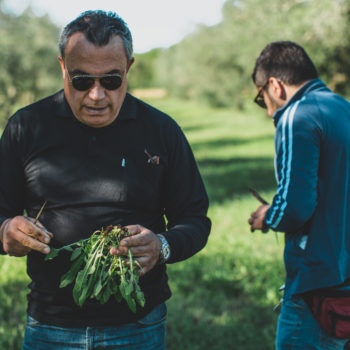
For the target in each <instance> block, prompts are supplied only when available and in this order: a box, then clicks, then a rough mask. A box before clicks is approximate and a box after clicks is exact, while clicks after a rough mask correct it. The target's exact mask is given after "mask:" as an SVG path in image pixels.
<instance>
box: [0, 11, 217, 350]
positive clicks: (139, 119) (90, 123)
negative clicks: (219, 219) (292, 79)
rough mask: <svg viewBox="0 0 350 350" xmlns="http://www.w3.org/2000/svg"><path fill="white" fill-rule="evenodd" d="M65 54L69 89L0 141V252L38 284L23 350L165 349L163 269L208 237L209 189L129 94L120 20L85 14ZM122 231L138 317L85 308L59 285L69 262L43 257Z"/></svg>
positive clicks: (181, 142)
mask: <svg viewBox="0 0 350 350" xmlns="http://www.w3.org/2000/svg"><path fill="white" fill-rule="evenodd" d="M59 46H60V57H59V62H60V65H61V68H62V74H63V79H64V90H62V91H59V92H58V93H56V94H55V95H53V96H50V97H47V98H46V99H44V100H41V101H39V102H36V103H34V104H32V105H30V106H27V107H25V108H23V109H21V110H19V111H18V112H17V113H16V114H15V115H14V116H12V117H11V118H10V120H9V122H8V124H7V126H6V128H5V131H4V133H3V136H2V138H1V142H0V223H1V227H0V241H1V245H0V248H1V250H2V252H3V253H7V254H9V255H13V256H24V255H27V264H28V274H29V276H30V278H31V280H32V282H31V284H30V293H29V295H28V321H27V328H26V334H25V340H24V349H36V350H38V349H56V348H57V349H61V348H64V349H70V348H74V346H76V344H75V343H74V344H73V343H70V340H69V339H74V342H76V343H79V344H80V345H79V346H83V345H82V344H84V346H85V344H86V343H85V342H89V343H90V344H91V342H92V343H94V344H95V345H96V346H102V347H108V346H109V347H110V348H115V347H117V346H119V345H120V344H124V345H123V346H125V348H128V349H130V348H133V349H139V348H140V349H145V348H150V349H162V348H164V337H165V325H164V322H165V321H164V319H165V314H166V308H165V305H164V301H165V300H167V299H168V298H169V297H170V296H171V292H170V290H169V286H168V283H167V275H166V267H165V263H174V262H177V261H181V260H184V259H187V258H189V257H190V256H192V255H194V254H195V253H196V252H198V251H199V250H200V249H202V248H203V247H204V246H205V244H206V242H207V238H208V235H209V232H210V220H209V219H208V218H207V209H208V198H207V195H206V192H205V189H204V186H203V182H202V180H201V177H200V174H199V172H198V169H197V166H196V162H195V160H194V158H193V154H192V151H191V149H190V147H189V145H188V143H187V141H186V139H185V137H184V135H183V133H182V131H181V129H180V128H179V126H178V125H177V124H176V123H175V122H174V121H173V120H172V119H171V118H170V117H169V116H167V115H165V114H164V113H162V112H160V111H158V110H156V109H155V108H153V107H151V106H149V105H147V104H145V103H144V102H142V101H140V100H138V99H136V98H134V97H133V96H131V95H129V94H128V93H127V92H126V90H127V79H126V77H127V73H128V70H129V68H130V67H131V65H132V64H133V61H134V59H133V57H132V38H131V34H130V31H129V29H128V28H127V26H126V24H125V23H124V21H123V20H122V19H121V18H120V17H118V16H117V15H115V14H114V13H105V12H103V11H88V12H85V13H83V14H82V15H81V16H79V17H78V18H77V19H75V20H74V21H72V22H71V23H69V24H68V25H67V26H66V27H65V28H64V30H63V32H62V35H61V38H60V45H59ZM44 201H47V205H46V207H45V209H44V211H43V212H42V215H41V216H40V222H39V223H38V224H34V222H33V221H34V220H33V218H34V217H35V216H36V214H37V213H38V211H39V209H40V207H41V205H42V204H43V202H44ZM24 210H25V211H26V213H27V216H26V217H25V216H23V212H24ZM165 217H166V219H167V224H166V223H165ZM116 224H121V225H125V226H127V227H128V228H129V230H130V232H131V233H132V234H133V236H131V237H128V238H126V239H124V241H123V245H122V246H121V247H120V248H119V249H111V251H110V253H111V254H121V255H125V254H126V253H127V249H128V248H130V249H131V252H132V253H133V255H134V256H135V258H136V259H137V260H138V262H139V263H140V265H141V266H142V270H143V275H142V276H141V278H140V285H141V288H142V291H143V292H144V295H145V298H146V304H145V306H144V307H143V308H142V307H138V308H137V311H136V313H133V312H132V311H131V310H130V309H129V308H128V306H127V304H126V303H124V302H121V303H120V302H117V301H116V300H115V299H114V298H111V299H110V301H108V302H107V303H106V304H104V305H101V304H99V303H98V302H97V301H96V300H94V299H89V300H87V301H86V303H85V304H84V306H83V307H82V308H80V307H78V306H77V305H75V304H74V302H73V298H72V287H71V286H67V287H65V288H59V280H60V277H61V275H62V274H63V273H65V272H66V271H67V270H68V269H69V267H70V265H71V262H70V261H69V256H68V255H64V254H60V255H59V256H58V257H57V258H55V259H54V260H51V261H45V260H44V258H45V254H47V253H48V252H49V250H50V246H53V247H60V246H63V245H66V244H69V243H73V242H76V241H78V240H80V239H82V238H87V237H89V236H90V235H91V234H92V232H94V231H95V230H97V229H100V228H101V227H106V226H108V225H116ZM38 325H40V327H37V326H38ZM155 325H156V326H155ZM73 329H74V332H73V333H72V330H73ZM111 329H112V330H113V331H112V336H111V338H109V336H108V334H110V330H111ZM97 333H98V334H100V335H99V337H100V338H99V337H98V336H97V335H96V334H97ZM72 334H73V335H72ZM115 334H118V336H116V335H115ZM79 339H81V341H80V340H79ZM101 339H103V341H102V340H101ZM118 344H119V345H118ZM130 344H133V345H130Z"/></svg>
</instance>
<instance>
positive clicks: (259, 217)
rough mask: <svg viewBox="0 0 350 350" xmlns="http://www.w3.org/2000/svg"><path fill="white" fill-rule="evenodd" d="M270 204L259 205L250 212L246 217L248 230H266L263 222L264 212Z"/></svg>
mask: <svg viewBox="0 0 350 350" xmlns="http://www.w3.org/2000/svg"><path fill="white" fill-rule="evenodd" d="M269 208H270V205H265V204H264V205H260V206H259V207H258V208H257V209H256V210H255V211H253V212H252V213H251V214H250V218H249V219H248V223H249V225H250V231H251V232H254V230H262V231H263V232H267V231H266V224H265V221H264V219H265V214H266V212H267V211H268V210H269Z"/></svg>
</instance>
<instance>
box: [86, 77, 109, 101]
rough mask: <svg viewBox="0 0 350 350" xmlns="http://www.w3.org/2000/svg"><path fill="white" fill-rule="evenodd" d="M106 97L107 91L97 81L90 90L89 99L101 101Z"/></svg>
mask: <svg viewBox="0 0 350 350" xmlns="http://www.w3.org/2000/svg"><path fill="white" fill-rule="evenodd" d="M104 97H105V89H104V88H103V87H102V86H101V84H100V82H99V81H98V80H95V83H94V85H93V86H92V87H91V88H90V90H89V98H91V99H92V100H101V99H103V98H104Z"/></svg>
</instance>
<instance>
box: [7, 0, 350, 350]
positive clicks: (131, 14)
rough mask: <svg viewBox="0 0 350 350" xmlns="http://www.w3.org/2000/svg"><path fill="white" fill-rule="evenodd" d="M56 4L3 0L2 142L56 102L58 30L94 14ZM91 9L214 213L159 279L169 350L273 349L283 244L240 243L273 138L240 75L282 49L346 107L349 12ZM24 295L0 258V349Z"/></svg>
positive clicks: (256, 1) (230, 6)
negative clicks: (300, 58) (108, 16)
mask: <svg viewBox="0 0 350 350" xmlns="http://www.w3.org/2000/svg"><path fill="white" fill-rule="evenodd" d="M57 3H58V4H53V2H51V3H50V2H48V1H40V0H32V1H24V0H22V1H15V0H11V1H10V0H8V1H4V0H0V128H1V129H2V128H3V127H4V125H5V124H6V121H7V119H8V118H9V117H10V116H11V115H12V114H13V113H14V112H15V111H16V110H17V109H19V108H21V107H23V106H25V105H27V104H29V103H32V102H34V101H36V100H38V99H39V98H42V97H45V96H47V95H49V94H51V93H54V92H55V91H57V90H59V89H61V87H62V77H61V72H60V68H59V65H58V61H57V55H58V49H57V41H58V37H59V34H60V31H61V29H62V27H63V25H65V24H66V23H68V22H69V21H70V20H72V19H74V18H75V17H76V16H77V15H78V14H79V13H80V12H82V11H84V10H87V9H96V5H95V4H94V3H93V2H92V1H91V5H90V4H89V1H85V2H84V3H83V4H80V2H79V1H75V2H74V3H73V2H71V3H69V4H66V3H62V2H57ZM99 3H100V5H101V6H100V9H104V10H113V11H116V12H117V13H118V14H119V15H120V16H121V17H122V18H123V19H124V20H125V21H126V22H127V23H128V25H129V27H130V29H131V31H132V34H133V37H134V46H135V58H136V60H135V64H134V65H133V67H132V68H131V70H130V72H129V75H128V80H129V91H130V92H131V93H132V94H134V95H136V96H137V97H139V98H141V99H143V100H145V101H146V102H149V103H151V104H152V105H154V106H155V107H158V108H160V109H161V110H163V111H165V112H166V113H168V114H169V115H171V116H172V117H173V118H174V119H176V120H177V122H178V123H179V124H180V126H181V127H182V129H183V131H184V132H185V134H186V136H187V138H188V139H189V141H190V144H191V146H192V149H193V151H194V154H195V156H196V159H197V162H198V166H199V168H200V171H201V174H202V176H203V179H204V182H205V185H206V188H207V191H208V194H209V198H210V203H211V206H210V210H209V216H210V218H211V219H212V222H213V228H212V233H211V235H210V238H209V242H208V244H207V246H206V247H205V248H204V249H203V250H202V251H201V252H200V253H199V254H197V255H196V256H194V257H193V258H191V259H189V260H187V261H185V262H181V263H178V264H174V265H169V267H168V271H169V277H170V286H171V288H172V291H173V297H172V298H171V299H170V300H169V302H168V309H169V316H168V326H167V327H168V328H167V343H168V349H170V350H172V349H189V350H196V349H238V350H253V349H254V350H255V349H260V350H265V349H266V350H267V349H273V348H274V336H275V325H276V320H277V317H278V311H277V312H273V311H272V309H273V307H274V305H275V304H276V303H277V302H278V301H279V299H280V298H281V294H280V292H279V290H278V289H279V286H280V285H281V284H282V283H283V279H284V268H283V258H282V254H283V236H282V235H281V234H279V233H278V234H276V233H273V232H269V233H268V234H267V235H263V234H260V233H254V234H251V233H250V231H249V227H248V224H247V220H248V217H249V215H250V212H251V211H253V210H254V209H255V208H256V207H257V206H258V205H259V203H258V202H257V201H256V199H255V198H253V197H252V196H251V195H250V194H249V193H248V191H247V187H254V188H255V189H256V190H258V191H259V192H261V194H262V196H263V197H265V198H266V199H267V200H268V201H271V200H272V197H273V194H274V191H275V187H276V183H275V179H274V170H273V156H274V146H273V135H274V126H273V123H272V121H271V118H269V117H267V116H266V115H265V114H264V111H262V110H259V108H258V107H257V106H254V104H253V102H252V100H253V99H254V97H255V95H256V89H255V87H254V85H253V83H252V81H251V73H252V70H253V67H254V63H255V59H256V57H257V56H258V55H259V53H260V52H261V50H262V49H263V48H264V47H265V45H266V44H267V43H268V42H270V41H275V40H293V41H296V42H298V43H299V44H301V45H302V46H304V48H305V49H306V51H307V52H308V54H309V55H310V57H311V58H312V60H313V61H314V63H315V64H316V66H317V68H318V70H319V73H320V77H321V78H322V79H323V80H324V81H325V83H326V84H328V86H329V87H330V88H331V89H333V90H334V91H336V92H338V93H340V94H341V95H343V96H345V97H347V96H349V94H350V83H349V79H350V75H349V72H350V60H349V56H350V0H264V1H260V0H226V1H225V0H215V1H214V0H211V1H208V2H207V3H206V4H204V2H203V1H197V0H193V1H191V0H187V1H180V0H179V1H176V2H173V1H161V2H157V1H155V0H149V1H141V0H140V1H135V0H131V1H128V4H129V6H126V2H125V1H123V2H122V1H120V2H118V1H105V2H103V1H102V0H101V1H99ZM54 6H58V7H54ZM204 7H205V8H204ZM28 283H29V280H28V277H27V276H26V273H25V258H20V259H19V258H13V257H6V256H3V257H0V349H20V348H21V340H22V336H23V329H24V317H25V308H26V293H27V284H28Z"/></svg>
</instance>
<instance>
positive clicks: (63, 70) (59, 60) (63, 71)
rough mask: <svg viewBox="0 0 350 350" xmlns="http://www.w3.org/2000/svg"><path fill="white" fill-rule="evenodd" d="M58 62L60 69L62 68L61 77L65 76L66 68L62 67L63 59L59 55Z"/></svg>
mask: <svg viewBox="0 0 350 350" xmlns="http://www.w3.org/2000/svg"><path fill="white" fill-rule="evenodd" d="M57 58H58V62H59V63H60V66H61V70H62V76H63V79H64V78H65V76H66V69H65V67H64V61H63V58H62V57H61V56H58V57H57Z"/></svg>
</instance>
